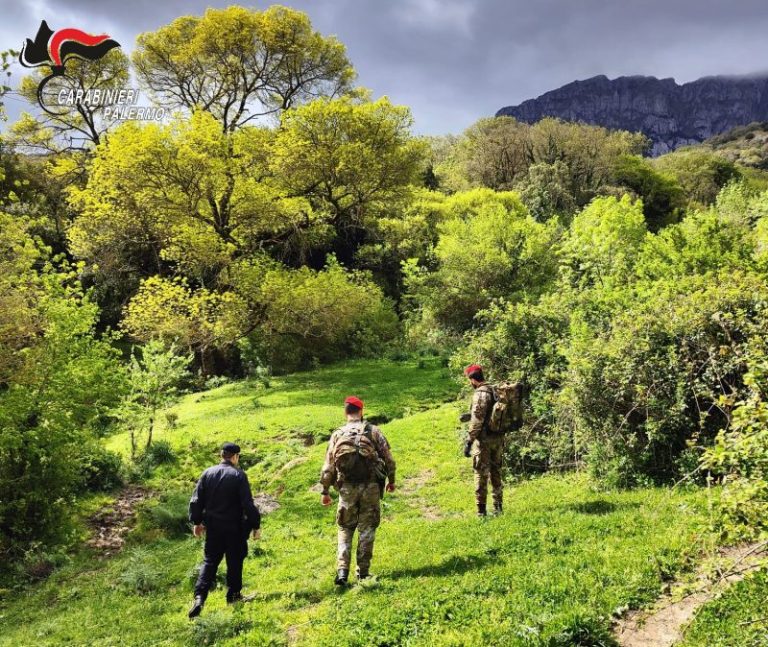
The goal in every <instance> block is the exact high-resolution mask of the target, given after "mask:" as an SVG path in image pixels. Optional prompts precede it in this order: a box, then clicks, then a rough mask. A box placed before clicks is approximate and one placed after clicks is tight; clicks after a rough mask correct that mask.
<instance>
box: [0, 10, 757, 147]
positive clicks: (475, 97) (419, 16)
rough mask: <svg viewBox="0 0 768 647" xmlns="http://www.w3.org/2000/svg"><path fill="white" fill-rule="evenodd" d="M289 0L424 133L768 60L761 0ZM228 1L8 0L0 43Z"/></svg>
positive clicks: (138, 24)
mask: <svg viewBox="0 0 768 647" xmlns="http://www.w3.org/2000/svg"><path fill="white" fill-rule="evenodd" d="M283 2H284V3H285V4H290V5H291V6H293V7H295V8H297V9H301V10H303V11H306V12H307V13H308V14H309V15H310V17H311V19H312V21H313V24H314V25H315V27H316V28H317V29H319V30H320V31H321V32H323V33H326V34H335V35H337V36H338V37H339V38H340V39H341V40H342V41H343V42H344V43H345V45H346V46H347V48H348V51H349V55H350V58H351V59H352V62H353V63H354V65H355V67H356V68H357V70H358V73H359V82H360V83H361V84H362V85H364V86H366V87H369V88H371V89H372V90H373V93H374V95H375V96H380V95H387V96H389V97H390V98H391V99H392V100H393V101H395V102H397V103H403V104H406V105H409V106H410V107H411V108H412V110H413V113H414V117H415V119H416V130H417V131H418V132H422V133H443V132H458V131H460V130H462V129H463V128H465V127H467V126H468V125H469V124H471V123H472V122H473V121H475V120H476V119H478V118H480V117H482V116H487V115H492V114H493V113H494V112H495V111H496V110H497V109H498V108H500V107H502V106H504V105H510V104H515V103H519V102H520V101H523V100H525V99H528V98H531V97H534V96H537V95H539V94H541V93H543V92H546V91H547V90H551V89H553V88H556V87H558V86H560V85H562V84H564V83H568V82H569V81H572V80H574V79H580V78H586V77H589V76H593V75H595V74H606V75H608V76H609V77H615V76H620V75H626V74H651V75H654V76H658V77H668V76H673V77H675V78H676V79H677V80H678V82H684V81H690V80H693V79H695V78H698V77H700V76H705V75H710V74H722V73H725V74H742V73H751V72H756V71H765V70H768V42H766V39H765V36H764V35H765V33H766V32H768V29H767V28H768V12H766V10H765V5H764V1H762V0H759V1H758V0H712V1H710V2H706V3H703V2H701V1H700V0H637V1H621V2H620V1H616V0H612V1H608V0H579V1H578V2H574V1H573V0H536V1H535V2H531V1H527V2H524V1H521V0H512V1H504V0H385V1H382V0H296V1H295V2H290V1H289V0H283ZM228 4H231V3H229V2H220V3H210V2H205V1H200V0H191V1H184V2H182V1H181V0H170V1H164V2H162V1H160V0H154V1H153V0H134V1H133V2H130V3H129V2H124V1H122V0H120V1H118V0H99V1H96V0H71V1H69V2H67V3H66V5H64V4H58V3H56V2H54V1H53V0H37V1H33V2H28V3H24V4H21V3H16V2H10V1H8V0H0V9H1V10H2V16H3V22H2V26H0V49H5V48H7V47H14V48H18V47H19V45H20V44H21V42H22V40H23V38H25V37H26V36H32V35H33V33H34V31H35V30H36V29H37V25H38V24H39V21H40V20H41V19H43V18H45V19H46V20H48V22H49V24H51V26H52V27H53V28H54V29H55V28H58V27H64V26H77V27H81V28H83V29H86V30H93V31H98V30H101V31H108V32H109V33H110V34H111V35H113V36H114V37H115V38H117V39H118V40H119V41H120V42H121V43H122V44H123V47H124V49H126V50H128V49H131V48H132V47H133V43H134V41H135V38H136V36H137V35H138V34H139V33H141V32H142V31H146V30H150V29H156V28H157V27H159V26H160V25H163V24H165V23H167V22H169V21H170V20H172V19H173V18H174V17H176V16H179V15H183V14H189V13H201V12H202V11H204V9H205V8H206V7H207V6H227V5H228ZM248 4H250V3H248ZM268 4H269V3H267V2H257V3H255V6H256V7H258V8H264V7H266V6H268ZM43 13H44V14H45V15H41V14H43ZM65 22H66V23H67V24H64V23H65ZM11 109H13V106H11ZM11 112H12V110H11Z"/></svg>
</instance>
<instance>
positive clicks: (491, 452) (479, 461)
mask: <svg viewBox="0 0 768 647" xmlns="http://www.w3.org/2000/svg"><path fill="white" fill-rule="evenodd" d="M503 467H504V438H503V437H501V438H484V439H483V440H476V441H475V442H474V443H473V444H472V468H473V469H474V470H475V499H476V500H477V503H479V504H482V505H485V504H486V502H487V500H488V480H489V479H490V481H491V486H492V487H493V502H494V504H496V505H501V503H502V500H503V498H504V481H503V480H502V474H501V471H502V468H503Z"/></svg>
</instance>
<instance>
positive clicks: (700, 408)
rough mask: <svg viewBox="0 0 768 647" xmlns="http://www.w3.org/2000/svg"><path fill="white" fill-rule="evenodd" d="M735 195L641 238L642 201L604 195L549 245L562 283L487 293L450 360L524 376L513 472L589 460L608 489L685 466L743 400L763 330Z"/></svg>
mask: <svg viewBox="0 0 768 647" xmlns="http://www.w3.org/2000/svg"><path fill="white" fill-rule="evenodd" d="M740 190H741V189H738V190H735V189H734V188H733V187H729V188H728V189H726V190H725V191H724V193H723V195H722V196H721V198H719V199H718V201H717V205H716V206H715V207H713V208H711V209H709V210H706V211H695V212H693V213H691V214H689V215H688V216H687V217H686V218H685V219H683V220H682V221H681V222H680V223H678V224H674V225H671V226H668V227H666V228H663V229H661V230H660V231H659V232H658V233H656V234H652V233H649V232H648V231H647V229H646V225H645V221H644V218H643V212H642V204H641V203H640V202H632V201H631V200H630V199H629V198H627V197H625V198H623V199H621V200H619V199H616V198H600V199H596V200H595V201H593V202H592V203H591V204H590V205H589V206H588V207H586V208H585V209H584V210H583V211H582V212H580V213H579V214H577V215H576V216H575V217H574V219H573V222H572V224H571V226H570V228H569V230H568V231H567V232H566V234H565V236H564V237H563V239H562V241H561V243H560V245H559V246H558V247H557V248H555V249H553V250H552V251H553V252H554V253H555V254H556V256H557V260H558V263H559V277H558V278H557V279H556V280H553V281H552V282H551V283H550V284H549V286H548V289H547V291H546V292H545V293H544V294H542V295H541V296H540V297H538V298H535V297H534V298H528V299H524V300H517V299H511V300H505V299H503V298H501V299H497V300H496V301H495V302H493V303H492V304H491V305H490V306H489V307H487V308H486V309H485V310H483V311H481V312H480V313H479V314H478V315H477V317H476V322H477V328H476V329H475V330H473V331H471V332H470V333H469V334H468V335H467V338H466V343H465V345H464V346H463V347H462V348H460V350H459V351H457V352H456V353H455V354H454V357H453V360H452V363H453V366H454V368H455V369H456V370H457V371H458V369H459V368H460V367H461V366H462V365H466V364H467V363H469V362H474V361H479V362H481V363H482V364H484V365H486V366H487V367H488V368H489V371H490V374H491V377H492V378H493V379H503V378H513V379H522V380H523V381H524V383H525V384H526V387H527V393H528V398H527V412H526V418H527V422H526V425H525V426H524V427H523V429H522V430H520V431H519V432H517V433H515V434H512V435H511V436H510V438H509V458H510V464H511V465H512V467H513V468H514V469H517V470H523V471H527V470H531V469H545V468H551V467H553V466H558V465H574V464H580V463H584V462H586V463H588V464H589V465H591V467H592V468H593V471H594V473H595V474H596V475H597V476H598V477H599V478H600V479H601V480H602V481H604V482H606V483H610V484H613V485H622V486H626V485H632V484H636V483H639V482H646V481H649V480H651V481H659V480H661V481H664V480H668V479H670V478H676V477H679V476H680V475H682V474H683V473H685V472H688V471H692V470H695V468H696V465H697V462H698V458H699V456H700V454H701V450H702V448H703V447H707V446H708V445H710V444H711V443H712V442H713V441H714V438H715V436H716V435H717V432H718V430H719V429H721V428H722V427H723V426H724V425H726V424H727V423H728V420H729V416H730V408H731V405H732V403H733V402H734V401H735V400H738V399H739V398H741V397H743V396H744V394H745V386H744V374H745V371H746V356H747V351H748V348H749V347H750V344H752V343H754V340H755V339H761V338H762V336H763V335H764V334H765V332H766V323H765V315H766V307H768V306H766V304H768V284H766V281H765V278H764V275H763V274H762V273H761V272H762V270H763V264H762V262H761V260H760V258H761V257H760V254H761V253H762V251H761V245H760V243H759V241H760V238H759V232H760V231H761V227H763V223H764V222H765V219H764V218H763V217H762V216H761V215H760V214H761V212H760V210H759V208H758V207H759V205H760V201H759V200H760V196H747V204H752V205H755V206H753V207H752V210H751V211H750V212H748V214H749V213H752V214H755V215H751V216H750V215H748V214H746V215H745V217H743V218H740V217H737V215H736V211H737V210H738V205H739V204H740V202H739V201H740V200H741V198H742V197H743V196H741V194H740V193H739V191H740Z"/></svg>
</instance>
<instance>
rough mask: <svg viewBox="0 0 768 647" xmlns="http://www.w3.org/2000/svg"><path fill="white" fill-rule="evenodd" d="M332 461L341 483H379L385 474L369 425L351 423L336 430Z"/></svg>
mask: <svg viewBox="0 0 768 647" xmlns="http://www.w3.org/2000/svg"><path fill="white" fill-rule="evenodd" d="M338 433H339V438H338V440H337V441H336V446H335V447H334V450H333V460H334V464H335V465H336V471H337V472H338V475H339V476H338V479H337V480H338V481H340V482H342V483H370V482H373V481H380V480H381V476H382V473H384V474H386V472H385V470H384V467H383V464H384V461H383V460H382V459H381V457H380V456H379V452H378V450H377V449H376V444H375V443H374V442H373V434H372V431H371V426H370V424H369V423H367V422H365V423H360V422H353V423H349V424H346V425H344V426H343V427H341V428H340V429H339V430H338Z"/></svg>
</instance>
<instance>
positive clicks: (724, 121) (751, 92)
mask: <svg viewBox="0 0 768 647" xmlns="http://www.w3.org/2000/svg"><path fill="white" fill-rule="evenodd" d="M496 114H497V116H498V115H509V116H512V117H515V118H516V119H519V120H520V121H524V122H527V123H533V122H536V121H538V120H539V119H541V118H542V117H559V118H561V119H564V120H566V121H583V122H585V123H588V124H594V125H598V126H605V127H607V128H611V129H619V130H628V131H631V132H642V133H644V134H645V135H647V136H648V137H649V138H650V140H651V142H652V149H651V154H652V155H654V156H656V155H661V154H663V153H666V152H669V151H671V150H674V149H675V148H678V147H679V146H684V145H688V144H695V143H699V142H702V141H704V140H705V139H708V138H709V137H712V136H714V135H718V134H720V133H723V132H725V131H727V130H730V129H732V128H734V127H736V126H743V125H746V124H750V123H752V122H754V121H763V120H766V119H768V78H765V77H721V76H710V77H704V78H701V79H698V80H696V81H692V82H690V83H684V84H682V85H679V84H677V83H676V82H675V80H674V79H671V78H670V79H657V78H656V77H653V76H622V77H619V78H616V79H608V78H607V77H606V76H604V75H600V76H595V77H592V78H590V79H586V80H583V81H574V82H573V83H569V84H567V85H564V86H562V87H560V88H558V89H556V90H552V91H550V92H546V93H544V94H543V95H541V96H540V97H537V98H536V99H529V100H527V101H524V102H523V103H521V104H520V105H517V106H507V107H504V108H501V110H499V111H498V112H497V113H496Z"/></svg>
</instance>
